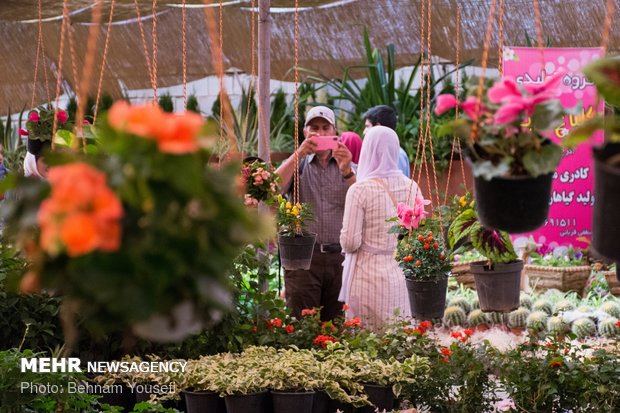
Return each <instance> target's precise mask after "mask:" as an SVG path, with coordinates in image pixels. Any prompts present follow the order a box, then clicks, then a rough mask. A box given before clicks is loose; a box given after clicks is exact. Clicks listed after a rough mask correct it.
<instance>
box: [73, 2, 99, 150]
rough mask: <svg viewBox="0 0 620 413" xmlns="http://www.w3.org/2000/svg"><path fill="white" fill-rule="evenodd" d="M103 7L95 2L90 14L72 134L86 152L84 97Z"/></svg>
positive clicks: (95, 49) (90, 76)
mask: <svg viewBox="0 0 620 413" xmlns="http://www.w3.org/2000/svg"><path fill="white" fill-rule="evenodd" d="M102 6H103V0H97V2H96V3H95V7H94V9H93V13H92V19H91V23H92V24H91V26H90V28H89V30H88V40H87V43H86V57H85V59H84V70H83V72H82V82H81V84H80V95H79V98H78V108H77V113H76V115H75V125H74V126H73V128H74V129H73V132H74V133H75V135H76V137H78V136H81V137H82V148H83V150H84V151H86V137H85V136H84V133H83V130H84V128H83V126H84V125H83V124H82V121H83V120H84V113H85V110H86V96H87V94H88V91H89V88H90V82H91V78H92V74H93V68H94V66H95V54H96V52H97V38H98V35H99V30H100V27H101V25H100V23H101V9H102ZM76 145H77V139H74V141H73V146H74V147H75V146H76Z"/></svg>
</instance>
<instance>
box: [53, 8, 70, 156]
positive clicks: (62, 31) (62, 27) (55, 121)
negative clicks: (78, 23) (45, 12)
mask: <svg viewBox="0 0 620 413" xmlns="http://www.w3.org/2000/svg"><path fill="white" fill-rule="evenodd" d="M68 15H69V6H68V4H67V0H64V1H63V4H62V22H61V23H60V45H59V47H58V71H57V75H56V104H55V105H54V119H53V120H52V150H54V148H55V145H56V142H55V140H56V139H55V138H56V128H57V127H58V101H59V100H60V84H61V82H62V62H63V57H64V50H65V31H66V28H67V23H68V22H67V18H66V17H67V16H68Z"/></svg>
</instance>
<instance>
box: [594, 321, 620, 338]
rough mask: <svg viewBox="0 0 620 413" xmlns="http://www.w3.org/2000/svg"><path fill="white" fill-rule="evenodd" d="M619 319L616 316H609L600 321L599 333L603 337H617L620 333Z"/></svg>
mask: <svg viewBox="0 0 620 413" xmlns="http://www.w3.org/2000/svg"><path fill="white" fill-rule="evenodd" d="M618 323H619V321H618V319H617V318H616V317H608V318H605V319H604V320H601V321H599V323H598V333H599V334H600V335H601V336H603V337H616V336H618V335H620V326H619V325H618Z"/></svg>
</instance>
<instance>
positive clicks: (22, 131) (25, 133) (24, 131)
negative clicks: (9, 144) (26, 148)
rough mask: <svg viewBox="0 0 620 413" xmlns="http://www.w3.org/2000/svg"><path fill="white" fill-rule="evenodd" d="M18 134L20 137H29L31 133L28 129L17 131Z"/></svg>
mask: <svg viewBox="0 0 620 413" xmlns="http://www.w3.org/2000/svg"><path fill="white" fill-rule="evenodd" d="M17 133H19V136H28V135H29V133H28V131H27V130H26V129H20V130H18V131H17Z"/></svg>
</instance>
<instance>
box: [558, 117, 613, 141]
mask: <svg viewBox="0 0 620 413" xmlns="http://www.w3.org/2000/svg"><path fill="white" fill-rule="evenodd" d="M605 126H606V122H605V118H603V117H601V116H597V117H595V118H592V119H588V120H587V121H585V122H583V123H580V124H579V125H577V126H575V127H574V128H572V129H571V131H570V133H569V134H568V136H567V137H566V138H565V139H564V140H563V141H562V145H563V146H565V147H567V148H572V147H574V146H576V145H579V144H580V143H583V142H585V141H587V140H588V139H590V137H591V136H592V135H593V134H594V132H596V131H597V130H599V129H604V128H605Z"/></svg>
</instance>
